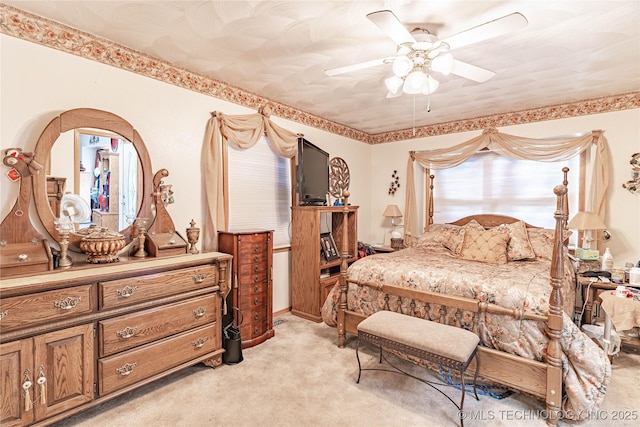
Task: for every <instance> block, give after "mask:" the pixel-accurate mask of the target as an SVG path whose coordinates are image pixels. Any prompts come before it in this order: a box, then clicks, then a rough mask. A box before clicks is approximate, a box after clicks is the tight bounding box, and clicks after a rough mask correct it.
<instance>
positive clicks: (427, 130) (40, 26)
mask: <svg viewBox="0 0 640 427" xmlns="http://www.w3.org/2000/svg"><path fill="white" fill-rule="evenodd" d="M0 12H1V14H0V32H2V33H3V34H6V35H9V36H13V37H17V38H19V39H22V40H27V41H30V42H33V43H37V44H40V45H43V46H47V47H50V48H53V49H57V50H60V51H63V52H66V53H70V54H73V55H77V56H80V57H83V58H86V59H90V60H93V61H98V62H101V63H103V64H106V65H111V66H114V67H118V68H120V69H123V70H127V71H131V72H134V73H137V74H140V75H142V76H145V77H149V78H152V79H156V80H159V81H162V82H165V83H169V84H172V85H175V86H178V87H182V88H184V89H188V90H191V91H194V92H198V93H202V94H205V95H209V96H212V97H215V98H219V99H222V100H225V101H229V102H233V103H235V104H239V105H242V106H244V107H248V108H251V109H254V110H258V109H259V108H260V107H261V106H263V105H265V104H269V105H270V106H271V111H272V114H273V115H275V116H278V117H281V118H283V119H287V120H291V121H294V122H297V123H301V124H304V125H308V126H311V127H314V128H317V129H321V130H324V131H327V132H331V133H334V134H337V135H341V136H344V137H347V138H351V139H354V140H357V141H361V142H364V143H367V144H381V143H386V142H395V141H405V140H411V139H416V138H424V137H429V136H436V135H445V134H450V133H458V132H468V131H473V130H482V129H486V128H489V127H502V126H512V125H518V124H525V123H533V122H540V121H545V120H556V119H566V118H570V117H577V116H584V115H589V114H599V113H607V112H612V111H620V110H626V109H632V108H640V91H637V92H629V93H623V94H619V95H613V96H607V97H602V98H594V99H587V100H582V101H576V102H571V103H566V104H558V105H551V106H545V107H540V108H535V109H529V110H522V111H515V112H509V113H503V114H496V115H490V116H482V117H476V118H472V119H464V120H456V121H452V122H446V123H439V124H434V125H428V126H422V127H416V129H415V133H414V130H413V129H403V130H398V131H393V132H387V133H380V134H368V133H365V132H362V131H359V130H357V129H353V128H351V127H348V126H345V125H342V124H340V123H336V122H333V121H330V120H327V119H324V118H322V117H319V116H317V115H314V114H311V113H308V112H306V111H303V110H300V109H298V108H294V107H292V106H290V105H287V104H283V103H279V102H276V101H273V100H271V99H269V98H265V97H262V96H259V95H257V94H255V93H252V92H249V91H246V90H244V89H242V88H239V87H235V86H232V85H229V84H227V83H224V82H222V81H219V80H215V79H213V78H210V77H208V76H205V75H203V74H200V73H195V72H193V71H189V70H187V69H184V68H181V67H178V66H176V65H174V64H171V63H169V62H167V61H163V60H160V59H158V58H155V57H152V56H150V55H146V54H143V53H141V52H138V51H136V50H133V49H130V48H128V47H125V46H122V45H120V44H118V43H114V42H112V41H110V40H107V39H104V38H101V37H98V36H95V35H93V34H89V33H86V32H83V31H80V30H77V29H75V28H72V27H68V26H66V25H63V24H60V23H58V22H55V21H51V20H49V19H46V18H43V17H40V16H37V15H33V14H30V13H28V12H25V11H22V10H20V9H17V8H14V7H11V6H8V5H6V4H2V3H0Z"/></svg>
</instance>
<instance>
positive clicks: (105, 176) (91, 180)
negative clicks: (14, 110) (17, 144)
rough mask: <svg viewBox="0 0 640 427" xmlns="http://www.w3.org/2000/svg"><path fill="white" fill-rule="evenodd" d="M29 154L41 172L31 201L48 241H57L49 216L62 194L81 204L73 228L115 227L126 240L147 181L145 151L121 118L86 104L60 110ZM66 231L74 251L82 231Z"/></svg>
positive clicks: (146, 196) (144, 205) (145, 205)
mask: <svg viewBox="0 0 640 427" xmlns="http://www.w3.org/2000/svg"><path fill="white" fill-rule="evenodd" d="M34 154H35V159H37V161H38V162H39V163H41V164H43V165H45V171H46V173H41V174H39V175H36V176H35V177H34V180H33V189H34V191H33V192H34V201H35V206H36V210H37V213H38V216H39V217H40V220H41V221H42V225H43V226H44V228H45V229H46V230H47V232H48V233H49V234H50V235H51V236H52V237H53V238H54V240H56V241H58V240H59V235H58V232H57V230H56V227H55V221H56V220H57V219H58V217H59V216H60V214H61V206H60V203H61V198H62V195H63V194H64V193H71V194H72V195H73V198H74V199H76V200H75V203H77V204H78V205H82V206H86V207H87V209H86V210H87V211H88V212H87V216H88V218H85V220H83V221H82V222H78V223H77V225H76V227H77V228H84V227H87V226H89V225H90V224H92V223H93V224H96V225H98V226H100V227H104V228H107V229H109V230H113V231H120V232H121V233H122V234H124V235H125V238H126V240H127V242H129V241H130V238H131V232H130V231H131V228H130V219H131V218H134V217H136V216H149V213H150V209H149V206H150V203H151V200H150V199H151V192H152V190H151V188H152V185H153V183H152V178H151V163H150V158H149V154H148V152H147V149H146V146H145V145H144V142H143V141H142V138H141V137H140V135H139V134H138V132H137V131H136V130H135V129H134V128H133V126H132V125H131V124H130V123H128V122H127V121H126V120H124V119H123V118H121V117H119V116H116V115H114V114H112V113H109V112H106V111H101V110H94V109H87V108H80V109H75V110H69V111H67V112H64V113H62V114H61V115H60V116H59V117H56V118H55V119H53V120H52V121H51V122H50V123H49V124H48V125H47V127H46V128H45V129H44V131H43V132H42V134H41V136H40V138H39V139H38V143H37V145H36V149H35V153H34ZM78 199H79V200H78ZM81 210H82V209H81ZM71 234H72V235H71V236H70V242H69V243H70V245H69V248H70V249H73V250H79V248H78V243H79V241H80V239H81V238H82V237H83V236H82V235H79V234H76V233H71Z"/></svg>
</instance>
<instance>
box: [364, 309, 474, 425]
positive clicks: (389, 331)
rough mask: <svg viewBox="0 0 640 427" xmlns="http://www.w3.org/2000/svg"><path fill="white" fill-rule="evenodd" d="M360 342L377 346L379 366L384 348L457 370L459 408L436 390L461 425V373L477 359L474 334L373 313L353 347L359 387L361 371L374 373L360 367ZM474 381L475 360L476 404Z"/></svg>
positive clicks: (404, 317)
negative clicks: (459, 395) (449, 406)
mask: <svg viewBox="0 0 640 427" xmlns="http://www.w3.org/2000/svg"><path fill="white" fill-rule="evenodd" d="M362 341H365V342H369V343H371V344H374V345H376V346H378V348H379V351H380V363H382V348H383V347H384V348H387V349H391V350H395V351H398V352H400V353H403V354H406V355H411V356H414V357H417V358H420V359H422V360H425V361H429V362H432V363H436V364H439V365H441V366H444V367H447V368H451V369H455V370H457V371H458V372H459V373H460V378H461V380H460V381H461V388H462V398H461V399H460V405H459V406H458V405H457V404H456V403H455V402H454V401H453V400H452V399H451V398H449V397H448V396H447V395H446V394H445V393H444V392H442V391H441V390H440V389H438V388H436V390H438V391H439V392H440V393H442V394H443V395H445V396H446V397H447V398H448V399H449V400H450V401H451V402H452V403H453V404H454V405H456V407H457V408H458V415H459V418H460V425H461V426H463V425H464V423H463V414H462V405H463V404H464V395H465V382H464V372H465V370H466V369H467V367H468V366H469V364H470V363H471V360H473V358H474V356H475V355H476V350H477V348H478V343H479V341H480V339H479V338H478V336H477V335H476V334H474V333H473V332H470V331H467V330H466V329H461V328H456V327H454V326H449V325H444V324H442V323H437V322H432V321H429V320H424V319H420V318H417V317H411V316H407V315H404V314H400V313H396V312H392V311H379V312H377V313H374V314H372V315H371V316H369V317H367V318H366V319H364V320H363V321H362V322H360V324H358V344H357V346H356V358H357V359H358V380H357V381H356V382H357V383H360V375H361V374H362V371H366V370H376V369H363V368H362V365H361V364H360V355H359V348H360V343H361V342H362ZM477 377H478V361H477V359H476V370H475V375H474V377H473V394H474V395H475V398H476V400H478V394H477V392H476V379H477ZM434 388H435V387H434Z"/></svg>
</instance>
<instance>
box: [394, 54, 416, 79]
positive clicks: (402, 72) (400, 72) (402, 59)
mask: <svg viewBox="0 0 640 427" xmlns="http://www.w3.org/2000/svg"><path fill="white" fill-rule="evenodd" d="M412 68H413V61H411V59H409V57H408V56H406V55H400V56H398V57H397V58H396V60H395V61H393V74H395V75H396V76H398V77H404V76H406V75H407V74H409V71H411V69H412Z"/></svg>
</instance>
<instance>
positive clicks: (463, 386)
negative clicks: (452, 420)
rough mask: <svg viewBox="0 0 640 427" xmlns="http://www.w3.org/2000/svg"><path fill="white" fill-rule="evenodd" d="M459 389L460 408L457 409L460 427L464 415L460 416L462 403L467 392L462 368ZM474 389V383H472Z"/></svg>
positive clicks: (462, 425)
mask: <svg viewBox="0 0 640 427" xmlns="http://www.w3.org/2000/svg"><path fill="white" fill-rule="evenodd" d="M460 389H461V390H462V397H461V398H460V410H459V411H458V416H459V418H460V427H464V417H463V416H462V407H463V405H464V395H465V394H467V391H466V386H465V384H464V370H462V369H461V370H460ZM474 390H475V383H474Z"/></svg>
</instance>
